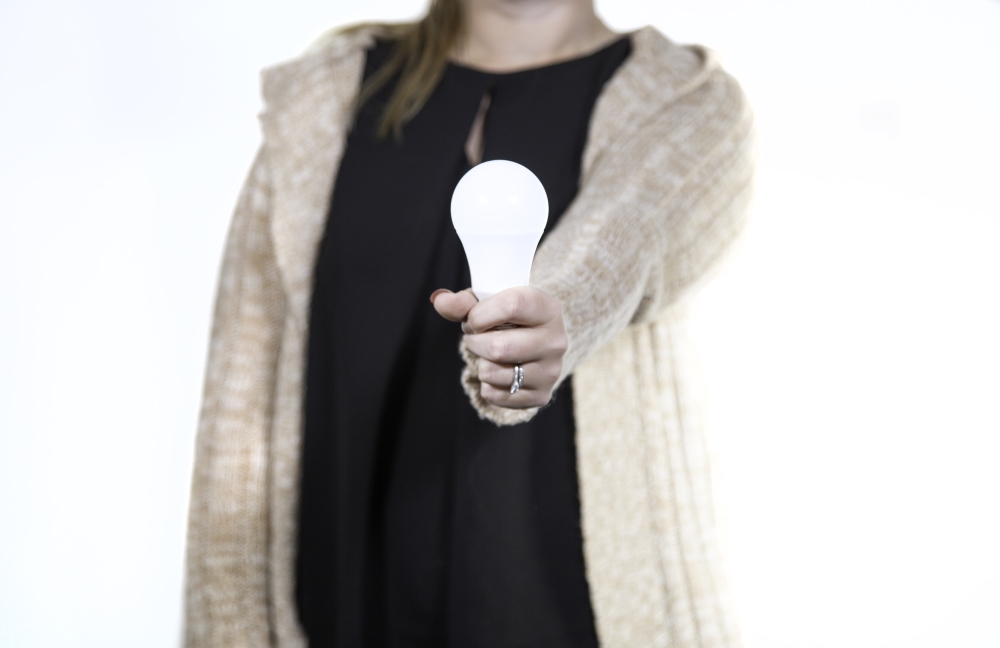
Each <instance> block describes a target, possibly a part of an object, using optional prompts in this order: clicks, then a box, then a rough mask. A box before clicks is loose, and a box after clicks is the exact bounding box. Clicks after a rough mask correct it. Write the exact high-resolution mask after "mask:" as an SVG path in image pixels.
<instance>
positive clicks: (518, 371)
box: [510, 364, 524, 394]
mask: <svg viewBox="0 0 1000 648" xmlns="http://www.w3.org/2000/svg"><path fill="white" fill-rule="evenodd" d="M523 384H524V367H522V366H521V365H519V364H516V365H514V382H512V383H511V384H510V393H512V394H516V393H517V392H519V391H521V385H523Z"/></svg>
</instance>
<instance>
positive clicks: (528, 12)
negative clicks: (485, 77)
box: [451, 0, 616, 72]
mask: <svg viewBox="0 0 1000 648" xmlns="http://www.w3.org/2000/svg"><path fill="white" fill-rule="evenodd" d="M462 1H464V7H463V8H464V13H465V15H464V20H465V29H464V34H463V38H462V39H461V41H460V42H459V44H458V46H456V48H455V50H454V51H453V52H452V57H451V58H452V60H454V61H456V62H457V63H461V64H462V65H467V66H470V67H475V68H479V69H482V70H486V71H489V72H512V71H516V70H519V69H526V68H531V67H538V66H541V65H548V64H550V63H557V62H559V61H561V60H567V59H572V58H576V57H578V56H581V55H584V54H589V53H590V52H593V51H596V50H598V49H600V48H601V47H602V46H603V45H605V44H607V43H609V42H611V41H612V40H613V39H614V38H615V36H616V34H615V33H614V32H612V31H611V30H610V29H608V28H607V26H605V25H604V23H603V22H601V19H600V18H598V17H597V14H595V13H594V5H593V0H462Z"/></svg>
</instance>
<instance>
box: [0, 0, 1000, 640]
mask: <svg viewBox="0 0 1000 648" xmlns="http://www.w3.org/2000/svg"><path fill="white" fill-rule="evenodd" d="M362 4H365V5H367V6H361V5H362ZM421 8H422V1H421V0H396V1H391V0H378V1H369V2H367V3H357V2H355V3H350V2H345V1H343V0H326V1H325V2H323V1H320V0H299V1H297V2H288V1H286V2H281V3H279V2H276V1H271V0H244V1H243V2H239V3H237V2H233V1H231V0H198V1H195V0H174V1H173V2H166V1H162V0H161V1H157V2H142V3H136V2H127V1H125V0H91V1H90V2H87V3H81V2H72V1H70V0H31V1H29V0H0V646H4V647H6V646H11V647H22V646H24V647H35V646H38V647H42V646H44V647H49V646H74V647H76V646H80V647H87V646H100V647H101V648H114V647H119V646H121V647H126V646H128V647H134V646H150V647H154V648H155V647H160V646H174V645H176V643H177V641H178V629H179V619H180V592H181V575H182V555H183V534H184V517H185V509H186V503H187V488H188V485H187V483H188V477H189V472H190V469H191V455H192V447H193V437H194V429H195V418H196V414H197V408H198V400H199V391H200V382H201V374H202V366H203V361H204V354H205V347H206V337H207V331H208V326H209V313H210V307H211V299H212V294H213V290H214V285H213V284H214V277H215V273H216V271H217V267H218V262H219V257H220V251H221V246H222V238H223V235H224V232H225V228H226V224H227V220H228V215H229V212H230V209H231V207H232V204H233V202H234V200H235V197H236V193H237V190H238V187H239V184H240V182H241V180H242V176H243V174H244V173H245V171H246V169H247V167H248V165H249V162H250V159H251V156H252V154H253V151H254V149H255V147H256V145H257V143H258V141H259V134H258V130H257V125H256V120H255V113H256V111H257V110H258V109H259V105H260V104H259V99H258V95H257V70H258V69H259V68H261V67H263V66H264V65H267V64H270V63H273V62H276V61H280V60H282V59H286V58H289V57H292V56H294V55H295V54H296V53H297V52H298V51H300V50H301V49H302V47H304V46H305V44H307V43H308V42H309V41H310V40H311V39H312V38H313V37H315V36H316V35H317V34H319V33H320V32H321V31H323V30H324V29H325V28H326V27H328V26H332V25H335V24H340V23H344V22H347V21H354V20H359V19H363V18H378V19H404V18H407V17H410V16H413V15H415V14H417V13H418V12H419V11H420V10H421ZM599 9H600V11H601V12H602V14H603V15H604V16H605V17H606V18H607V19H608V21H609V22H610V23H611V24H612V26H614V27H616V28H619V29H630V28H634V27H637V26H640V25H642V24H646V23H653V24H655V25H657V26H658V27H660V29H661V30H663V31H664V32H666V33H667V34H668V35H670V36H672V37H673V38H675V39H676V40H681V41H699V42H703V43H706V44H708V45H710V46H712V47H713V48H715V49H717V50H719V51H721V52H722V54H723V56H724V60H725V61H726V63H727V66H728V67H729V69H730V70H732V71H733V72H734V73H735V74H736V75H737V76H738V77H739V78H740V79H741V80H742V81H743V82H744V85H745V87H746V89H747V91H748V93H749V94H750V96H751V99H752V101H753V102H754V105H755V107H756V111H757V113H758V118H759V126H760V134H761V146H760V161H761V164H760V180H759V192H758V200H757V203H756V207H755V216H754V221H753V224H752V226H751V228H750V231H749V233H748V236H747V238H746V240H745V243H744V245H743V246H742V248H741V250H740V252H739V253H738V255H737V256H736V257H735V258H734V259H733V261H732V262H731V263H730V264H729V266H728V268H727V271H726V273H725V274H724V275H722V277H721V278H720V279H719V280H717V281H716V282H715V283H713V284H711V285H710V286H709V287H708V288H707V289H706V291H705V293H704V296H703V299H702V306H701V308H700V310H699V312H698V314H697V320H696V324H697V328H696V332H697V335H698V340H699V345H700V350H701V354H702V358H703V365H704V373H705V375H706V380H707V382H708V387H709V390H710V393H711V395H712V411H713V421H714V428H713V439H714V442H715V446H716V448H717V454H718V463H719V468H720V470H719V475H720V480H719V481H720V491H721V495H722V497H723V500H724V502H725V504H726V507H727V511H728V531H729V546H730V558H731V573H732V579H733V583H734V587H735V591H736V595H737V602H738V604H739V607H740V612H741V616H742V619H743V626H744V631H745V637H746V643H747V646H748V648H786V647H787V648H811V647H828V646H829V647H833V646H837V647H851V648H864V647H869V646H870V647H873V648H874V647H879V648H886V647H892V646H906V647H907V648H912V647H919V646H927V647H932V646H933V647H938V646H945V645H949V646H963V647H964V648H977V647H986V646H998V645H1000V625H998V624H997V623H996V614H997V612H996V611H997V610H998V609H1000V589H998V585H997V584H998V583H1000V556H998V552H997V551H996V547H1000V522H998V518H997V511H998V505H1000V501H998V500H1000V471H998V470H997V469H996V465H997V463H998V460H1000V441H998V433H1000V415H998V412H997V410H998V407H997V405H998V398H997V394H998V393H1000V378H998V376H1000V371H998V369H997V367H998V364H1000V345H998V342H997V334H996V333H997V331H1000V306H998V304H1000V300H998V297H1000V290H998V289H1000V254H998V253H997V251H996V249H995V248H996V247H997V243H998V241H1000V196H998V192H997V188H998V186H1000V181H998V178H1000V120H998V119H997V116H998V115H1000V4H998V3H997V2H995V1H994V0H947V1H945V0H937V1H936V2H931V1H929V0H841V1H840V2H818V1H816V0H761V1H759V2H756V3H748V2H737V1H736V0H701V1H699V2H695V1H693V0H688V1H687V2H682V1H680V0H659V1H657V2H642V1H638V0H615V1H614V2H611V0H607V1H604V2H599Z"/></svg>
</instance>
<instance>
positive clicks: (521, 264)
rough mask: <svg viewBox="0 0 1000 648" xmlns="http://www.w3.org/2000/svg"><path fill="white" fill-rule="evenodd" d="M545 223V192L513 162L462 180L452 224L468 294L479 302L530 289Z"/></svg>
mask: <svg viewBox="0 0 1000 648" xmlns="http://www.w3.org/2000/svg"><path fill="white" fill-rule="evenodd" d="M548 218H549V200H548V198H547V197H546V195H545V187H543V186H542V183H541V182H540V181H539V180H538V178H536V177H535V174H534V173H532V172H531V171H529V170H528V169H526V168H525V167H523V166H521V165H520V164H517V163H516V162H510V161H508V160H490V161H489V162H483V163H482V164H478V165H476V166H474V167H472V168H471V169H470V170H469V171H468V172H467V173H466V174H465V175H464V176H462V179H461V180H459V181H458V186H457V187H455V193H454V194H452V197H451V222H452V224H454V225H455V231H456V232H458V237H459V238H460V239H461V240H462V247H464V248H465V256H466V258H468V260H469V271H470V273H471V274H472V292H474V293H475V294H476V297H477V298H478V299H479V300H480V301H482V300H484V299H486V298H488V297H492V296H493V295H495V294H497V293H498V292H500V291H501V290H505V289H507V288H513V287H515V286H527V285H528V278H529V277H530V276H531V261H532V259H533V258H534V256H535V248H536V247H538V241H539V240H540V239H541V238H542V233H543V232H544V231H545V222H546V221H547V220H548Z"/></svg>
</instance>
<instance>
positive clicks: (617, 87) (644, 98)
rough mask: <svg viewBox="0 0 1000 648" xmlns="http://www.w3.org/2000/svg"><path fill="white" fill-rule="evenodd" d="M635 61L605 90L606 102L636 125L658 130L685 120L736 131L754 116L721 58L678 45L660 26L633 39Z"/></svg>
mask: <svg viewBox="0 0 1000 648" xmlns="http://www.w3.org/2000/svg"><path fill="white" fill-rule="evenodd" d="M631 39H632V56H630V57H629V59H628V60H627V61H626V62H625V64H624V65H623V66H622V68H621V70H620V71H619V74H617V75H616V76H615V78H613V79H612V81H611V82H610V83H609V84H608V86H607V87H606V89H605V93H604V95H606V96H602V100H604V99H607V100H608V102H609V103H612V104H615V111H614V112H615V113H617V114H619V115H623V116H624V115H628V117H629V122H630V123H631V124H632V125H636V126H639V125H645V126H653V125H654V124H656V123H658V122H664V121H667V122H669V121H675V120H676V119H677V118H679V117H681V116H682V115H689V116H697V117H698V121H700V122H703V123H705V125H708V124H709V123H711V124H714V125H715V126H716V127H720V126H725V125H726V124H730V125H732V126H736V125H737V124H738V123H740V122H742V121H744V120H745V119H747V118H748V117H749V104H748V102H747V99H746V95H745V94H744V92H743V89H742V87H741V86H740V84H739V82H738V81H737V80H736V79H735V78H734V77H733V76H732V75H731V74H729V73H728V72H726V70H724V69H723V67H722V64H721V61H720V59H719V56H718V55H717V54H716V53H715V52H713V51H712V50H711V49H709V48H707V47H704V46H702V45H681V44H678V43H675V42H673V41H672V40H670V39H669V38H667V37H666V36H664V35H663V34H662V33H660V32H659V31H658V30H657V29H655V28H654V27H645V28H643V29H640V30H639V31H636V32H634V33H633V34H632V35H631Z"/></svg>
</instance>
